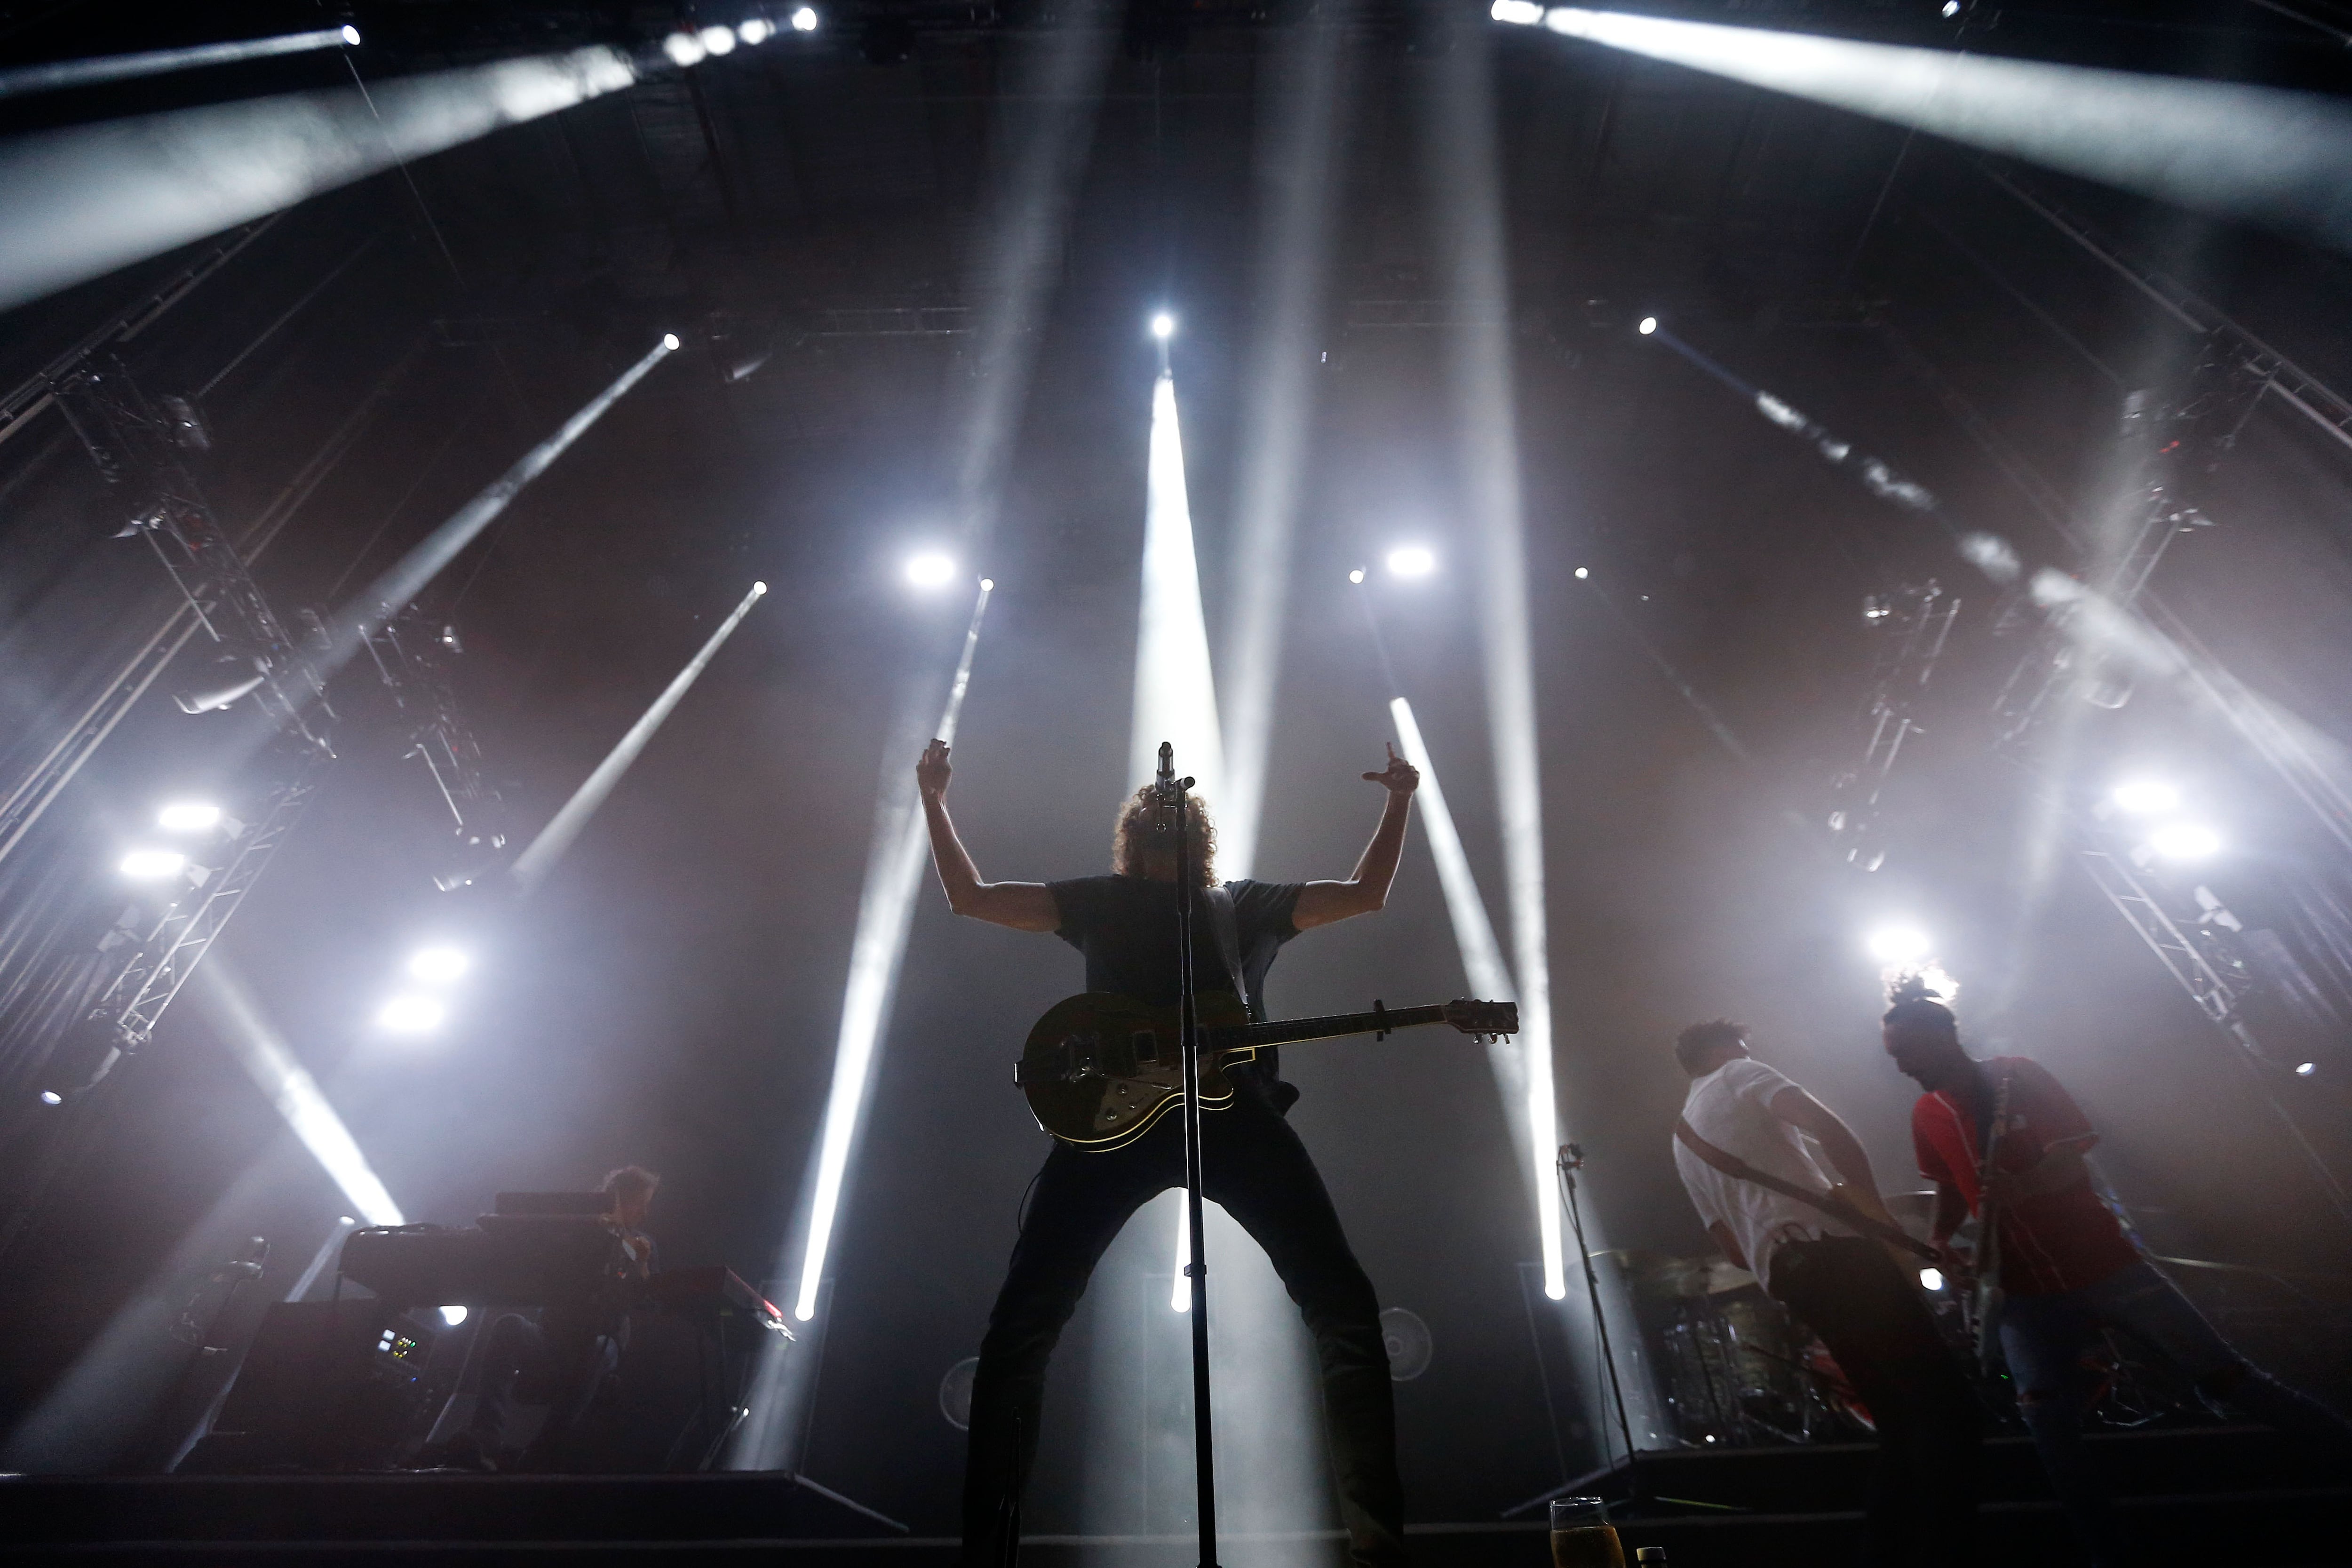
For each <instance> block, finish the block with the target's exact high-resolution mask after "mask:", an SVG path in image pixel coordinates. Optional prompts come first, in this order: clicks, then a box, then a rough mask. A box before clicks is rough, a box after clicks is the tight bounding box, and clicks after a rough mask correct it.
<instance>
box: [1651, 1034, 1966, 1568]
mask: <svg viewBox="0 0 2352 1568" xmlns="http://www.w3.org/2000/svg"><path fill="white" fill-rule="evenodd" d="M1675 1060H1676V1061H1677V1062H1679V1063H1680V1064H1681V1065H1682V1069H1683V1071H1684V1072H1685V1073H1686V1074H1688V1075H1689V1077H1690V1080H1691V1084H1690V1093H1689V1095H1688V1096H1687V1098H1685V1100H1684V1101H1683V1114H1682V1118H1681V1120H1680V1121H1677V1122H1676V1123H1675V1169H1676V1170H1677V1171H1678V1172H1679V1173H1681V1175H1682V1179H1683V1186H1684V1188H1685V1191H1687V1192H1688V1193H1689V1194H1690V1199H1691V1203H1692V1205H1694V1206H1695V1207H1696V1208H1697V1210H1698V1215H1699V1218H1700V1219H1702V1220H1704V1221H1705V1222H1706V1228H1707V1234H1709V1235H1710V1236H1712V1237H1715V1240H1716V1245H1717V1246H1718V1247H1722V1248H1723V1253H1724V1256H1725V1257H1727V1258H1729V1259H1731V1261H1732V1262H1733V1263H1735V1264H1737V1265H1738V1267H1740V1268H1746V1269H1748V1271H1750V1272H1751V1273H1753V1274H1754V1275H1755V1276H1756V1278H1757V1280H1758V1282H1759V1283H1760V1284H1761V1285H1762V1286H1763V1287H1764V1291H1765V1294H1767V1295H1769V1296H1770V1297H1771V1298H1772V1299H1773V1300H1776V1301H1779V1302H1780V1304H1781V1305H1783V1306H1785V1307H1787V1308H1788V1309H1789V1310H1790V1313H1792V1314H1793V1315H1794V1316H1795V1317H1796V1318H1797V1319H1798V1320H1799V1321H1801V1322H1802V1323H1803V1324H1804V1325H1805V1327H1806V1328H1808V1329H1810V1330H1811V1331H1813V1332H1814V1333H1816V1334H1818V1335H1820V1336H1821V1338H1822V1343H1824V1344H1826V1345H1827V1346H1828V1347H1829V1351H1830V1353H1831V1354H1832V1355H1833V1356H1835V1357H1836V1358H1837V1362H1838V1365H1839V1367H1840V1368H1842V1369H1843V1371H1844V1373H1845V1374H1846V1376H1847V1378H1848V1379H1849V1380H1851V1381H1852V1383H1853V1386H1854V1389H1855V1392H1857V1393H1858V1394H1861V1395H1862V1398H1863V1402H1864V1404H1865V1405H1868V1406H1869V1407H1870V1413H1871V1416H1872V1419H1873V1420H1874V1422H1875V1423H1876V1426H1877V1428H1878V1473H1877V1477H1876V1479H1875V1481H1874V1486H1873V1489H1872V1496H1871V1502H1870V1513H1869V1545H1868V1550H1867V1552H1866V1555H1865V1559H1864V1560H1865V1561H1866V1562H1867V1563H1870V1564H1872V1565H1873V1568H1897V1565H1906V1568H1907V1565H1912V1564H1919V1565H1931V1564H1946V1563H1950V1564H1958V1563H1969V1562H1971V1561H1973V1559H1974V1546H1975V1536H1976V1475H1977V1456H1978V1443H1979V1434H1978V1416H1977V1403H1976V1398H1975V1396H1974V1394H1971V1393H1970V1391H1969V1385H1968V1381H1967V1379H1966V1377H1965V1376H1964V1375H1963V1374H1962V1373H1961V1371H1960V1368H1959V1366H1958V1363H1956V1362H1955V1361H1954V1360H1953V1359H1952V1355H1951V1352H1949V1351H1948V1349H1946V1347H1945V1345H1944V1342H1943V1340H1942V1338H1941V1337H1940V1336H1939V1335H1938V1334H1937V1331H1936V1325H1935V1323H1934V1321H1932V1320H1931V1319H1930V1318H1929V1317H1928V1315H1927V1306H1926V1304H1925V1303H1924V1302H1922V1301H1921V1300H1920V1298H1919V1292H1918V1289H1917V1287H1916V1285H1915V1284H1914V1283H1913V1282H1912V1280H1911V1279H1910V1277H1909V1276H1908V1275H1907V1274H1906V1271H1905V1270H1904V1269H1903V1268H1901V1267H1900V1266H1898V1265H1897V1264H1896V1263H1895V1260H1894V1259H1893V1258H1892V1257H1890V1256H1889V1255H1888V1253H1887V1251H1886V1249H1885V1247H1883V1246H1881V1245H1880V1244H1879V1243H1878V1242H1876V1241H1873V1240H1870V1239H1869V1238H1867V1237H1864V1236H1863V1235H1861V1234H1860V1233H1859V1232H1858V1231H1857V1230H1856V1229H1855V1227H1854V1226H1851V1225H1848V1224H1846V1223H1845V1222H1844V1221H1842V1220H1840V1219H1838V1218H1837V1217H1835V1216H1834V1215H1832V1214H1831V1213H1828V1212H1825V1211H1824V1209H1823V1208H1822V1206H1818V1205H1815V1204H1811V1203H1806V1202H1803V1201H1801V1200H1800V1199H1799V1198H1797V1197H1793V1196H1790V1195H1789V1193H1788V1192H1787V1191H1786V1190H1783V1189H1799V1190H1802V1191H1804V1192H1806V1193H1809V1194H1819V1195H1820V1198H1821V1199H1822V1201H1823V1202H1824V1203H1828V1204H1830V1205H1831V1206H1832V1207H1833V1206H1835V1202H1834V1200H1838V1199H1842V1200H1843V1201H1844V1203H1845V1204H1847V1205H1851V1208H1852V1210H1853V1211H1858V1212H1859V1213H1860V1214H1861V1215H1864V1217H1865V1218H1867V1219H1869V1220H1874V1221H1876V1222H1879V1223H1880V1224H1883V1225H1884V1226H1885V1228H1886V1229H1888V1230H1890V1231H1891V1230H1894V1229H1895V1223H1894V1221H1893V1220H1892V1219H1891V1218H1889V1217H1888V1216H1887V1214H1886V1210H1885V1205H1883V1204H1882V1203H1881V1201H1880V1199H1879V1196H1878V1183H1877V1181H1876V1179H1875V1178H1874V1176H1873V1175H1872V1173H1871V1169H1870V1156H1869V1155H1868V1154H1866V1153H1864V1151H1863V1147H1862V1144H1861V1142H1860V1141H1859V1140H1857V1139H1856V1138H1855V1137H1854V1135H1853V1131H1852V1130H1851V1129H1850V1128H1848V1127H1847V1126H1846V1124H1845V1123H1844V1122H1843V1121H1840V1120H1839V1119H1838V1116H1837V1114H1836V1112H1834V1111H1832V1110H1830V1109H1829V1107H1827V1106H1825V1105H1823V1104H1822V1102H1821V1101H1820V1100H1815V1099H1814V1098H1813V1097H1812V1096H1811V1095H1810V1094H1808V1093H1806V1092H1805V1090H1804V1089H1801V1088H1799V1087H1798V1086H1797V1085H1796V1084H1795V1083H1794V1082H1792V1081H1790V1079H1789V1078H1788V1076H1787V1075H1786V1074H1784V1073H1782V1072H1780V1070H1778V1069H1777V1068H1771V1067H1768V1066H1766V1065H1765V1064H1764V1063H1762V1062H1759V1061H1758V1060H1757V1059H1756V1058H1753V1057H1751V1056H1749V1055H1748V1026H1746V1025H1744V1024H1735V1023H1732V1022H1731V1021H1730V1020H1728V1019H1725V1018H1717V1019H1715V1020H1714V1021H1712V1022H1710V1023H1705V1024H1693V1025H1692V1026H1690V1027H1689V1028H1687V1029H1685V1030H1684V1031H1683V1032H1682V1034H1681V1035H1680V1036H1679V1037H1677V1038H1676V1039H1675ZM1807 1136H1810V1137H1811V1139H1812V1140H1813V1141H1814V1142H1815V1143H1816V1144H1818V1146H1819V1147H1820V1149H1821V1152H1822V1155H1823V1156H1824V1157H1825V1158H1826V1159H1827V1160H1828V1162H1829V1164H1830V1167H1831V1169H1832V1171H1834V1172H1835V1173H1836V1174H1837V1176H1838V1177H1839V1178H1840V1179H1839V1180H1838V1181H1837V1182H1836V1183H1832V1182H1831V1181H1830V1180H1829V1179H1828V1178H1827V1177H1826V1176H1825V1175H1824V1174H1823V1173H1822V1169H1821V1167H1820V1166H1819V1165H1818V1164H1816V1163H1814V1160H1813V1156H1812V1154H1811V1152H1810V1151H1809V1150H1808V1149H1807V1148H1806V1146H1805V1139H1806V1137H1807ZM1759 1176H1760V1177H1763V1178H1766V1180H1764V1181H1759V1180H1758V1179H1757V1178H1758V1177H1759ZM1832 1194H1833V1195H1834V1196H1832Z"/></svg>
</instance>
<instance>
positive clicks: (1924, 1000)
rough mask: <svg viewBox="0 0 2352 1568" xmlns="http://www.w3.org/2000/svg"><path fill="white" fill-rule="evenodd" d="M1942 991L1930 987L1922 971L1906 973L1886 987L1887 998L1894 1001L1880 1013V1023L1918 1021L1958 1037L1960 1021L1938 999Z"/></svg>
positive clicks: (1910, 1022) (1916, 1022) (1920, 1023)
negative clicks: (1920, 973)
mask: <svg viewBox="0 0 2352 1568" xmlns="http://www.w3.org/2000/svg"><path fill="white" fill-rule="evenodd" d="M1942 995H1943V993H1942V992H1940V991H1937V990H1934V989H1932V988H1931V987H1930V986H1929V985H1928V984H1927V978H1926V977H1925V976H1924V975H1918V974H1906V975H1904V976H1903V977H1901V978H1900V979H1898V980H1896V981H1895V984H1892V985H1890V986H1888V987H1887V988H1886V1000H1887V1001H1888V1002H1889V1003H1891V1004H1893V1005H1891V1006H1889V1007H1888V1008H1887V1009H1886V1011H1885V1013H1884V1014H1882V1015H1880V1016H1879V1022H1881V1023H1883V1024H1919V1025H1924V1026H1927V1027H1928V1028H1931V1029H1939V1030H1942V1031H1943V1032H1944V1033H1946V1034H1948V1035H1950V1036H1952V1037H1954V1038H1956V1039H1957V1038H1958V1037H1959V1033H1960V1021H1959V1019H1958V1017H1957V1016H1954V1014H1953V1012H1952V1010H1951V1009H1950V1008H1949V1007H1947V1006H1945V1005H1944V1004H1943V1002H1942V1001H1941V1000H1940V998H1941V997H1942Z"/></svg>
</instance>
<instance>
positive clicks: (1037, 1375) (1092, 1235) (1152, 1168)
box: [963, 1115, 1184, 1568]
mask: <svg viewBox="0 0 2352 1568" xmlns="http://www.w3.org/2000/svg"><path fill="white" fill-rule="evenodd" d="M1178 1128H1179V1122H1178V1119H1177V1118H1176V1117H1174V1116H1172V1115H1171V1116H1164V1117H1162V1118H1160V1124H1159V1125H1158V1126H1156V1127H1154V1128H1153V1129H1152V1130H1151V1131H1150V1132H1148V1133H1146V1134H1145V1135H1144V1136H1143V1137H1142V1138H1141V1139H1139V1140H1138V1141H1137V1142H1134V1143H1131V1144H1129V1146H1128V1147H1126V1148H1124V1149H1117V1150H1113V1151H1111V1152H1108V1153H1101V1154H1085V1153H1080V1152H1077V1151H1076V1150H1075V1149H1072V1148H1070V1147H1069V1146H1067V1145H1066V1144H1062V1143H1056V1144H1055V1145H1054V1150H1053V1152H1052V1153H1050V1154H1048V1155H1046V1156H1045V1169H1044V1170H1042V1171H1040V1172H1038V1173H1037V1181H1036V1184H1035V1185H1034V1188H1033V1189H1032V1190H1031V1192H1030V1194H1029V1201H1028V1205H1027V1206H1026V1208H1025V1210H1024V1214H1023V1216H1022V1222H1021V1235H1020V1238H1019V1239H1018V1240H1016V1241H1015V1242H1014V1243H1013V1263H1012V1266H1011V1268H1008V1269H1007V1270H1006V1271H1005V1276H1004V1286H1003V1289H1001V1290H999V1291H998V1292H997V1294H996V1305H995V1307H994V1308H993V1309H992V1310H991V1311H990V1312H989V1315H988V1333H987V1335H986V1337H985V1338H983V1339H982V1341H981V1343H980V1367H979V1370H978V1371H977V1372H976V1373H974V1375H973V1377H972V1384H971V1438H970V1444H969V1447H968V1449H967V1456H968V1457H967V1458H966V1461H965V1467H964V1485H963V1561H964V1563H965V1568H999V1565H1000V1564H1003V1563H1010V1562H1011V1561H1012V1557H1013V1552H1012V1548H1013V1543H1014V1542H1017V1541H1018V1539H1019V1535H1020V1518H1021V1515H1020V1510H1021V1493H1022V1491H1023V1490H1024V1488H1025V1487H1026V1486H1027V1483H1028V1479H1029V1468H1030V1464H1031V1461H1032V1460H1033V1459H1034V1458H1035V1457H1036V1453H1037V1418H1038V1411H1039V1409H1040V1407H1041V1405H1043V1404H1044V1396H1045V1363H1047V1362H1048V1361H1049V1360H1050V1359H1051V1358H1052V1356H1053V1353H1054V1345H1055V1342H1056V1341H1058V1340H1059V1339H1060V1338H1061V1337H1062V1328H1063V1325H1065V1324H1066V1323H1067V1322H1068V1321H1070V1314H1071V1313H1072V1312H1073V1311H1075V1310H1076V1309H1077V1305H1078V1298H1079V1297H1080V1296H1081V1295H1084V1294H1085V1293H1086V1289H1087V1279H1088V1278H1089V1277H1090V1276H1091V1275H1092V1274H1093V1273H1094V1270H1095V1265H1096V1264H1097V1263H1099V1262H1100V1261H1101V1260H1102V1255H1103V1253H1104V1251H1105V1250H1106V1249H1107V1248H1108V1247H1109V1246H1110V1244H1111V1240H1112V1238H1113V1237H1117V1236H1118V1233H1119V1229H1120V1227H1121V1226H1124V1225H1126V1224H1127V1221H1128V1217H1129V1215H1133V1214H1134V1213H1135V1211H1136V1210H1137V1209H1139V1208H1140V1207H1142V1206H1143V1205H1144V1204H1145V1203H1146V1202H1147V1201H1149V1200H1150V1198H1152V1197H1153V1196H1155V1195H1157V1194H1159V1193H1160V1192H1162V1191H1164V1190H1165V1189H1167V1188H1168V1187H1169V1186H1171V1185H1172V1184H1176V1183H1180V1182H1181V1181H1182V1179H1183V1173H1184V1164H1183V1160H1184V1154H1183V1148H1184V1145H1183V1141H1182V1139H1181V1135H1180V1133H1179V1131H1178Z"/></svg>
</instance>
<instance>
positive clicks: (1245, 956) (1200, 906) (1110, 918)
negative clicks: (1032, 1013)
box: [1046, 877, 1305, 1108]
mask: <svg viewBox="0 0 2352 1568" xmlns="http://www.w3.org/2000/svg"><path fill="white" fill-rule="evenodd" d="M1304 885H1305V884H1303V883H1299V882H1252V881H1247V880H1244V881H1239V882H1227V883H1226V884H1225V890H1226V891H1227V892H1228V893H1231V894H1232V895H1233V900H1234V936H1235V937H1236V938H1237V939H1238V941H1237V945H1238V946H1239V948H1240V950H1241V961H1242V985H1243V994H1244V997H1245V998H1246V999H1247V1000H1248V1003H1249V1010H1250V1016H1252V1017H1256V1018H1263V1017H1265V972H1266V971H1267V970H1268V969H1270V968H1272V967H1273V966H1274V955H1275V954H1276V952H1279V951H1280V950H1281V947H1282V944H1283V943H1284V942H1288V941H1289V940H1290V939H1291V938H1292V937H1294V936H1297V934H1298V928H1297V926H1295V925H1293V924H1292V923H1291V921H1290V912H1291V910H1293V909H1294V908H1296V907H1297V903H1298V893H1299V889H1300V888H1302V887H1303V886H1304ZM1046 888H1047V889H1048V890H1049V891H1051V892H1052V893H1053V895H1054V902H1055V906H1056V907H1058V908H1059V909H1060V910H1061V912H1062V924H1061V927H1060V929H1059V930H1057V931H1055V933H1054V934H1055V935H1056V936H1058V937H1060V938H1061V939H1062V940H1063V941H1064V942H1068V943H1069V944H1070V945H1071V946H1072V947H1075V948H1076V949H1077V950H1078V951H1079V952H1082V953H1084V954H1086V958H1087V990H1089V991H1117V992H1119V993H1121V994H1125V995H1129V996H1133V997H1135V998H1137V999H1138V1000H1139V1001H1144V1002H1173V1001H1175V1000H1176V884H1175V883H1173V882H1155V881H1152V880H1150V879H1148V878H1144V877H1078V878H1075V879H1071V880H1069V881H1066V882H1048V883H1047V884H1046ZM1192 984H1194V985H1195V986H1196V987H1198V988H1199V989H1200V990H1202V991H1223V990H1228V989H1230V988H1231V983H1230V982H1229V981H1228V980H1227V978H1226V974H1225V961H1224V956H1223V954H1222V953H1221V952H1218V950H1217V928H1216V922H1215V921H1214V920H1213V918H1212V916H1211V914H1210V910H1209V907H1208V904H1207V903H1206V902H1205V901H1196V902H1195V903H1194V904H1193V906H1192ZM1234 1071H1235V1073H1237V1074H1240V1075H1244V1076H1249V1077H1253V1078H1255V1079H1256V1080H1257V1081H1258V1082H1259V1083H1261V1084H1262V1085H1264V1086H1265V1087H1266V1088H1268V1089H1272V1090H1274V1091H1275V1092H1276V1101H1277V1104H1278V1106H1280V1107H1281V1108H1287V1107H1288V1105H1289V1103H1290V1101H1291V1100H1295V1099H1297V1090H1296V1089H1291V1088H1290V1086H1288V1085H1287V1084H1279V1078H1280V1073H1281V1063H1280V1061H1279V1059H1278V1058H1276V1053H1274V1052H1273V1051H1265V1052H1261V1053H1260V1054H1259V1056H1258V1058H1257V1061H1256V1063H1255V1065H1254V1066H1252V1065H1245V1066H1243V1067H1239V1068H1235V1069H1234ZM1277 1085H1278V1087H1277Z"/></svg>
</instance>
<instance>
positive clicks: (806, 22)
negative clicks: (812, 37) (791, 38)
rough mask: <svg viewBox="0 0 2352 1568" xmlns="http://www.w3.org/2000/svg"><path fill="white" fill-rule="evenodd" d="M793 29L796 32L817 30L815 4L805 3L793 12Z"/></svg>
mask: <svg viewBox="0 0 2352 1568" xmlns="http://www.w3.org/2000/svg"><path fill="white" fill-rule="evenodd" d="M815 31H816V10H815V8H814V6H809V5H803V6H800V7H798V8H797V9H795V10H794V11H793V32H795V33H814V32H815Z"/></svg>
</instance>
